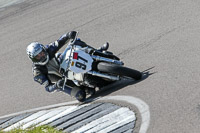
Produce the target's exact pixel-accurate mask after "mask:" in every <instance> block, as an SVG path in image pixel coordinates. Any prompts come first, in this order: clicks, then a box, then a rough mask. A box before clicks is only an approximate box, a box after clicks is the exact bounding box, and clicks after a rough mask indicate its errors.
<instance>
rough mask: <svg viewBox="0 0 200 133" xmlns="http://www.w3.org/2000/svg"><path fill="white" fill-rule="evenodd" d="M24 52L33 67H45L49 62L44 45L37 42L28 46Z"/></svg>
mask: <svg viewBox="0 0 200 133" xmlns="http://www.w3.org/2000/svg"><path fill="white" fill-rule="evenodd" d="M26 52H27V54H28V57H29V59H30V60H31V61H32V62H33V63H34V64H35V65H46V64H47V62H48V61H49V54H48V53H47V51H46V49H45V47H44V45H42V44H40V43H38V42H32V43H31V44H29V45H28V47H27V49H26Z"/></svg>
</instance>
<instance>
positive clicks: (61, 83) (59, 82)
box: [56, 79, 65, 89]
mask: <svg viewBox="0 0 200 133" xmlns="http://www.w3.org/2000/svg"><path fill="white" fill-rule="evenodd" d="M64 82H65V81H64V80H63V79H59V80H58V81H57V82H56V88H58V89H61V88H62V87H63V85H64Z"/></svg>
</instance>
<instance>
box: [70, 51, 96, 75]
mask: <svg viewBox="0 0 200 133" xmlns="http://www.w3.org/2000/svg"><path fill="white" fill-rule="evenodd" d="M92 62H93V59H92V58H91V56H90V55H89V54H87V53H85V52H83V51H81V50H76V51H74V52H73V53H72V59H71V64H70V68H69V69H70V70H71V71H73V72H75V73H85V72H88V71H90V70H91V69H92Z"/></svg>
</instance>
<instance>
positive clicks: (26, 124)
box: [22, 107, 69, 129]
mask: <svg viewBox="0 0 200 133" xmlns="http://www.w3.org/2000/svg"><path fill="white" fill-rule="evenodd" d="M66 108H69V107H60V108H56V109H51V110H49V112H47V113H46V114H44V115H42V116H40V117H38V118H37V119H35V120H33V121H30V122H28V123H24V125H23V126H22V129H26V128H28V127H30V126H32V125H36V124H38V123H40V122H42V121H45V120H47V119H48V118H50V117H52V116H54V115H56V114H58V113H60V112H62V111H63V110H65V109H66Z"/></svg>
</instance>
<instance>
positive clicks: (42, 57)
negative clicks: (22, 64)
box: [34, 50, 47, 62]
mask: <svg viewBox="0 0 200 133" xmlns="http://www.w3.org/2000/svg"><path fill="white" fill-rule="evenodd" d="M46 59H47V53H46V51H44V50H42V51H41V52H40V53H39V54H37V55H36V56H35V58H34V60H35V62H44V61H45V60H46Z"/></svg>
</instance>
